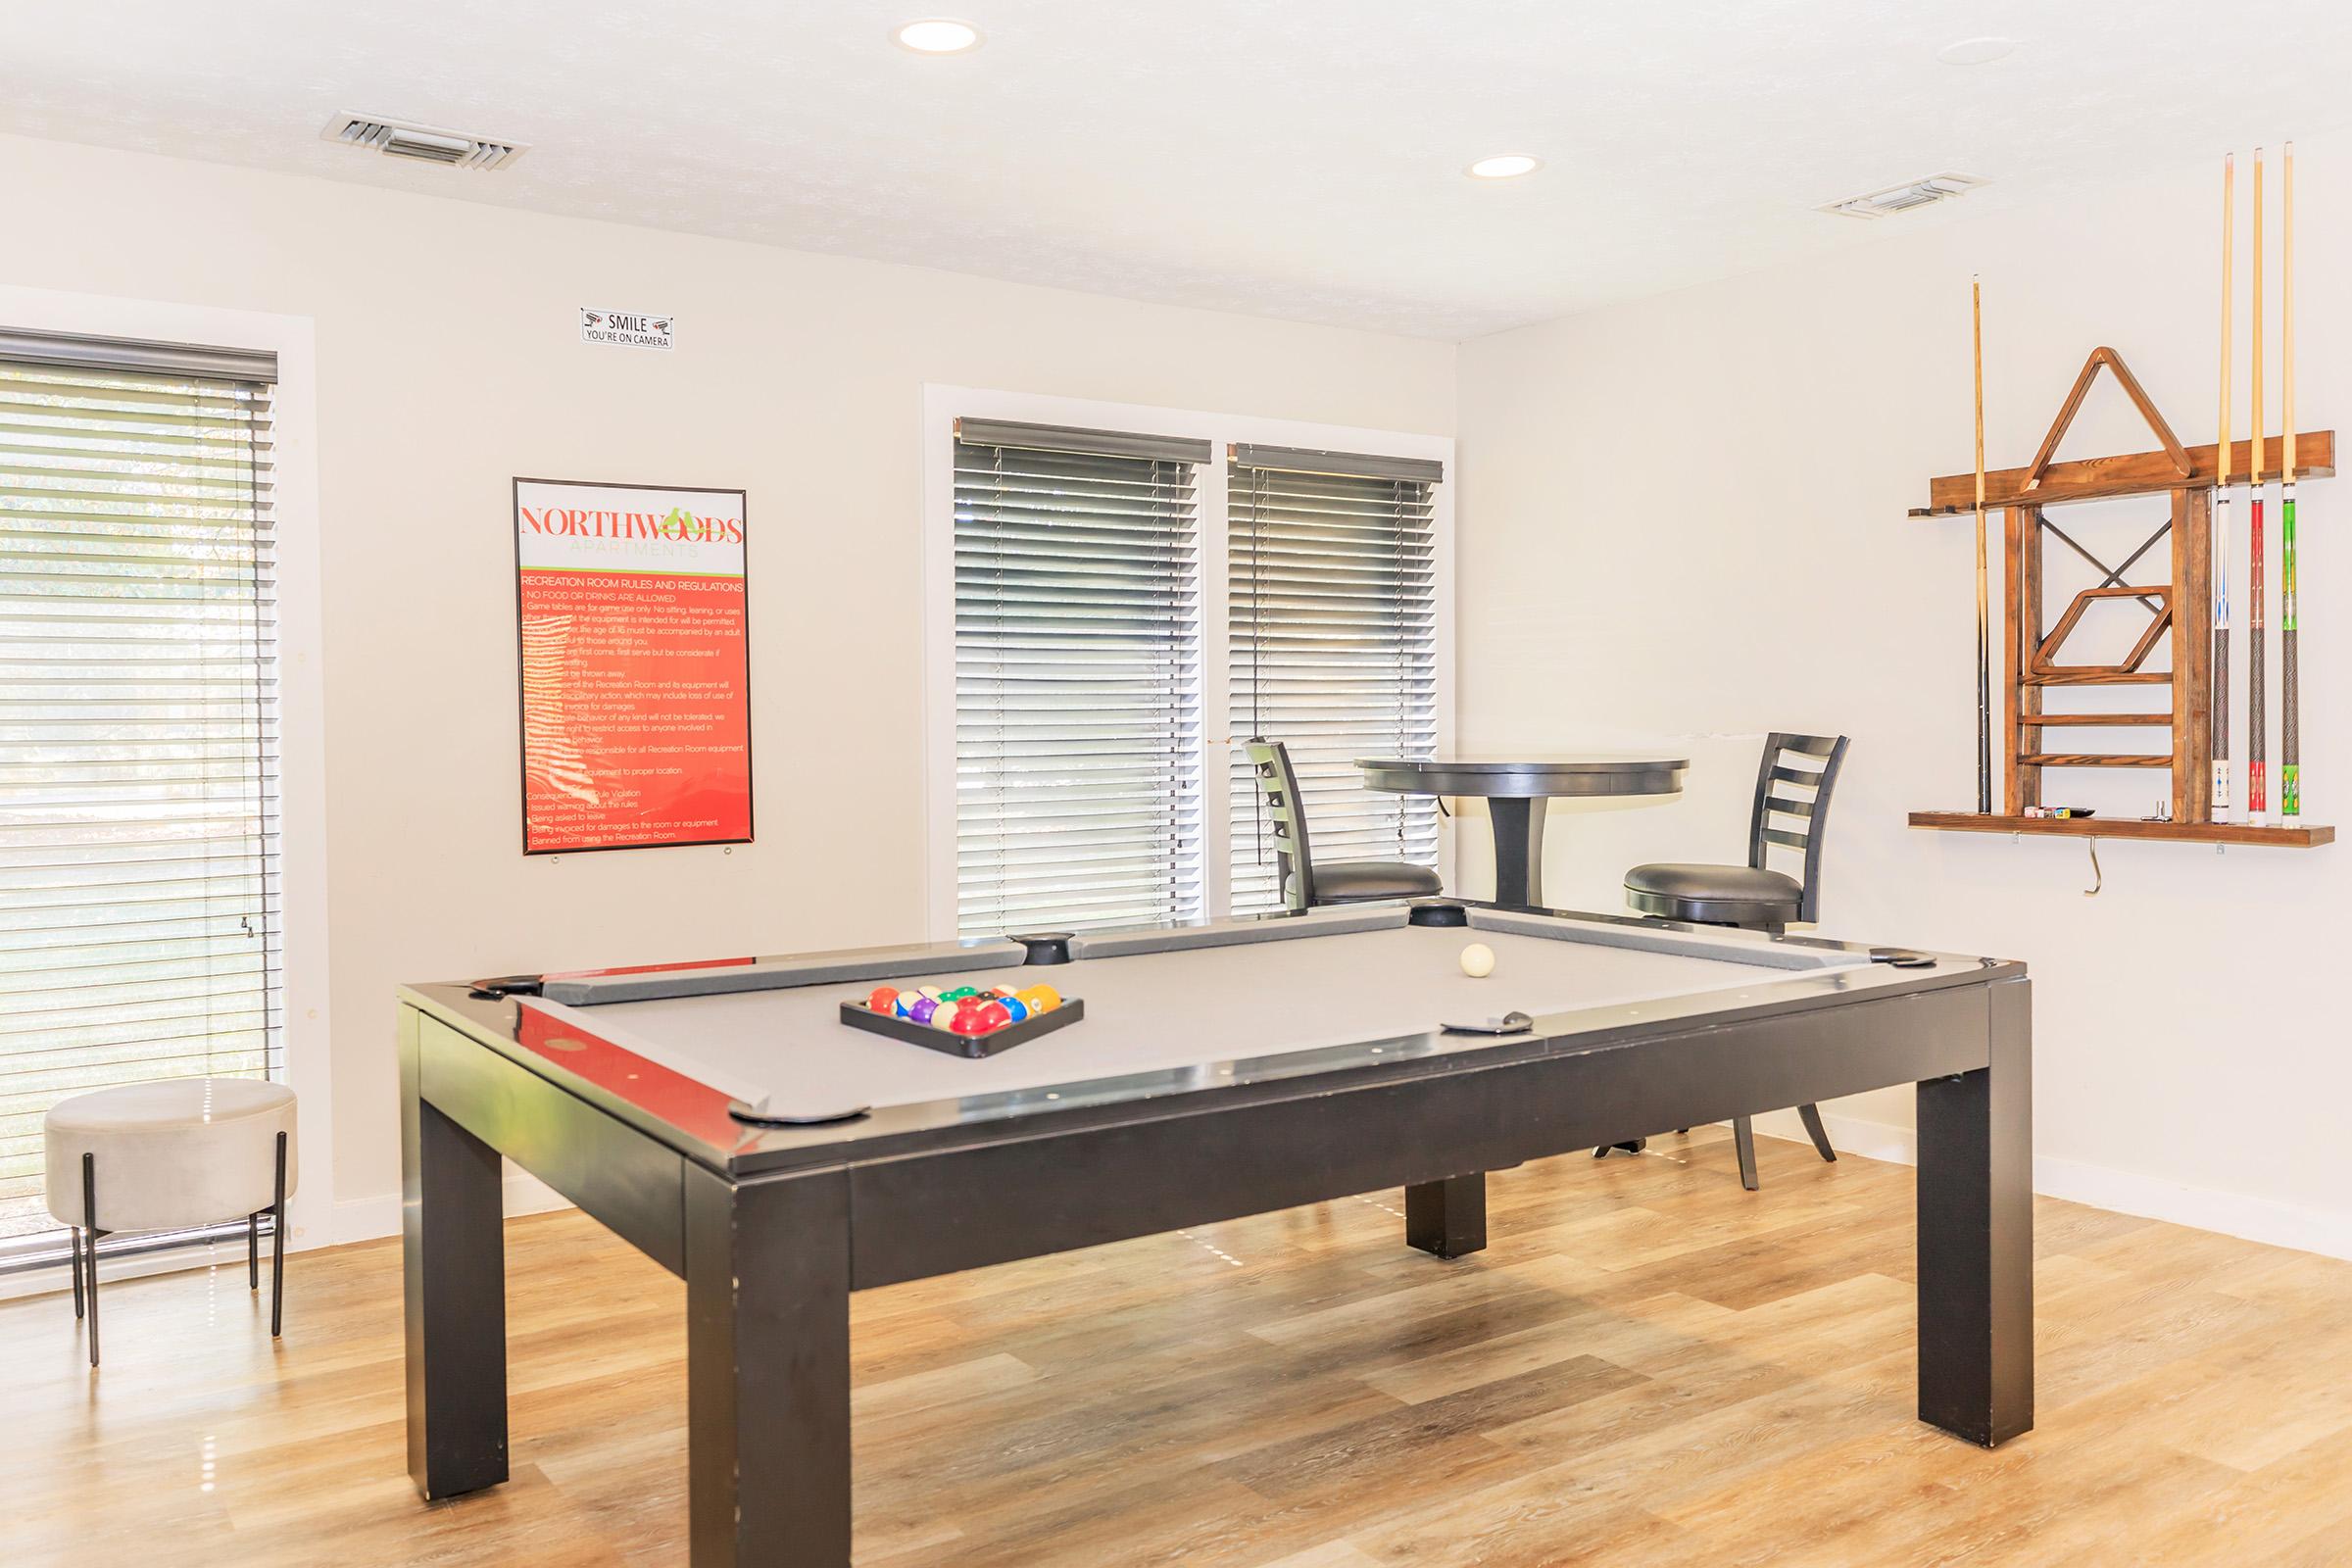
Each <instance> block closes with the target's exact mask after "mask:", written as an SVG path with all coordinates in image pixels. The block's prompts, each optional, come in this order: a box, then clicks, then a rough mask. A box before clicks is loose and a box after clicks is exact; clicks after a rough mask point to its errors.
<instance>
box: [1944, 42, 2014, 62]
mask: <svg viewBox="0 0 2352 1568" xmlns="http://www.w3.org/2000/svg"><path fill="white" fill-rule="evenodd" d="M2015 53H2017V40H2016V39H2015V38H1963V39H1961V40H1960V41H1959V42H1957V43H1947V44H1945V45H1944V46H1943V47H1942V48H1940V49H1938V50H1936V59H1938V60H1940V61H1942V62H1943V63H1944V64H1945V65H1947V66H1988V65H1990V64H1992V62H1994V61H1995V60H2006V59H2008V58H2009V57H2010V56H2011V55H2013V54H2015Z"/></svg>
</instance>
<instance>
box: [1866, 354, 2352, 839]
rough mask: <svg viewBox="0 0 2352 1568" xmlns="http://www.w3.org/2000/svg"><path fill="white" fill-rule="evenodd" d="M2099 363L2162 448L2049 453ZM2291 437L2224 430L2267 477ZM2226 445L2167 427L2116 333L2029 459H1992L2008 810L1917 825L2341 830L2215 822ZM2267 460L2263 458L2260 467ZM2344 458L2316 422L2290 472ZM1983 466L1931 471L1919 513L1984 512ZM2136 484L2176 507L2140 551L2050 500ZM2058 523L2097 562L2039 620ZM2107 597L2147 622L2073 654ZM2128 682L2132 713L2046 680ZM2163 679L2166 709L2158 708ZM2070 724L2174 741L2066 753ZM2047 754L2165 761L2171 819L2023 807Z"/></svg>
mask: <svg viewBox="0 0 2352 1568" xmlns="http://www.w3.org/2000/svg"><path fill="white" fill-rule="evenodd" d="M2102 368H2104V369H2106V370H2107V371H2108V372H2109V373H2110V374H2112V375H2113V376H2114V377H2115V380H2116V383H2117V385H2119V386H2120V387H2122V388H2123V391H2124V393H2125V395H2126V396H2127V397H2129V398H2130V399H2131V404H2132V407H2134V408H2136V409H2137V410H2138V411H2139V414H2140V417H2142V418H2143V419H2145V420H2146V421H2147V424H2148V428H2149V431H2150V432H2151V433H2152V434H2153V435H2154V436H2155V437H2156V440H2157V444H2158V450H2157V451H2154V452H2133V453H2129V454H2125V455H2122V456H2118V457H2106V458H2083V459H2078V460H2076V461H2074V462H2071V463H2056V462H2053V461H2051V460H2052V458H2053V456H2054V455H2055V454H2056V452H2057V450H2058V444H2059V442H2060V441H2062V440H2064V439H2065V437H2066V432H2067V429H2068V427H2069V426H2071V425H2072V424H2073V423H2074V420H2075V416H2076V415H2077V414H2078V413H2080V412H2081V410H2082V400H2083V398H2084V397H2085V396H2086V395H2087V394H2088V393H2089V391H2090V386H2091V383H2092V382H2093V381H2094V380H2096V379H2097V377H2098V373H2099V371H2100V370H2101V369H2102ZM2284 445H2285V444H2284V442H2283V440H2282V439H2281V438H2280V437H2278V436H2268V437H2263V438H2261V439H2260V440H2259V441H2256V440H2243V441H2233V442H2232V443H2231V444H2230V451H2231V458H2230V463H2229V472H2230V475H2231V477H2232V479H2233V480H2238V479H2239V477H2240V476H2242V475H2244V474H2246V473H2248V472H2249V471H2259V472H2260V473H2261V474H2262V476H2263V477H2264V478H2265V479H2266V480H2270V481H2276V480H2278V479H2279V478H2281V477H2282V474H2281V473H2280V468H2281V466H2283V464H2284V461H2285V451H2284ZM2219 456H2220V448H2219V446H2218V445H2214V444H2209V445H2206V446H2201V447H2184V446H2182V445H2181V444H2180V440H2179V438H2178V437H2176V436H2175V435H2174V434H2173V430H2172V426H2171V425H2170V424H2168V423H2166V422H2165V418H2164V416H2163V415H2162V414H2160V413H2158V412H2157V410H2156V406H2155V404H2154V403H2153V402H2151V401H2150V400H2149V398H2148V394H2147V392H2146V391H2145V389H2143V388H2142V387H2141V386H2140V384H2139V379H2138V377H2136V376H2134V375H2133V374H2132V373H2131V368H2129V367H2127V366H2126V365H2125V364H2124V361H2123V356H2121V355H2119V354H2117V353H2116V352H2115V350H2113V349H2110V348H2100V349H2094V350H2093V351H2092V352H2091V356H2090V359H2089V360H2088V361H2087V362H2086V363H2085V364H2084V365H2083V367H2082V374H2081V375H2080V376H2079V377H2077V378H2076V381H2075V386H2074V390H2073V391H2071V392H2069V393H2068V394H2067V398H2066V402H2065V404H2064V405H2063V406H2061V407H2060V409H2059V411H2058V417H2057V418H2056V419H2055V420H2053V421H2052V422H2051V424H2050V431H2049V434H2048V435H2047V436H2045V437H2043V438H2042V443H2041V450H2040V451H2039V452H2038V453H2036V454H2035V455H2034V461H2033V462H2032V463H2031V464H2029V465H2028V466H2025V467H2022V468H2002V469H1992V470H1987V471H1986V473H1985V513H1986V515H1987V517H1990V516H1991V515H1993V514H1994V513H1996V512H1997V513H1998V514H1999V516H2000V519H2001V529H2002V534H2003V538H2004V549H2003V563H2004V567H2003V571H2002V589H2001V597H2002V605H2003V607H2004V613H2003V619H2002V624H2003V625H2004V626H2005V627H2006V628H2007V629H2008V636H2007V644H2008V647H2007V655H2006V670H2005V677H2006V678H2005V679H2003V680H2002V681H2001V682H2000V683H1999V692H2000V725H2001V730H2000V735H2001V738H2000V741H1999V743H1998V751H1999V753H2000V757H2001V759H2002V766H2003V772H2002V777H2003V780H2004V789H2005V793H2004V795H2003V804H2004V807H2005V809H2003V810H2001V811H1994V812H1982V811H1913V812H1912V813H1911V816H1910V823H1911V826H1913V827H1926V828H1942V829H1951V830H1957V831H1960V832H1969V833H2036V834H2051V835H2057V836H2063V837H2070V838H2103V839H2158V840H2174V841H2179V842H2186V843H2199V844H2256V845H2270V846H2274V847H2278V848H2286V849H2313V848H2316V847H2318V846H2320V845H2323V844H2328V843H2332V842H2333V841H2334V839H2335V829H2334V828H2332V827H2324V826H2313V825H2309V824H2303V823H2298V824H2296V825H2295V826H2292V827H2285V826H2276V825H2274V826H2264V827H2257V826H2255V825H2253V824H2251V823H2245V822H2216V821H2215V820H2213V803H2212V794H2211V791H2212V761H2213V730H2212V708H2211V702H2212V677H2211V665H2212V657H2213V488H2214V480H2215V478H2216V476H2217V475H2218V474H2219V473H2220V471H2221V469H2220V466H2219V463H2218V461H2217V460H2218V458H2219ZM2257 462H2259V464H2260V468H2259V470H2254V469H2253V467H2252V466H2253V465H2254V464H2255V463H2257ZM2334 472H2335V432H2334V431H2333V430H2313V431H2308V432H2299V433H2298V434H2297V435H2296V437H2295V477H2297V478H2298V479H2324V478H2327V477H2329V476H2330V475H2332V474H2333V473H2334ZM1976 483H1977V476H1976V474H1975V472H1974V471H1973V470H1972V471H1970V472H1968V473H1955V474H1946V475H1944V476H1942V477H1940V478H1936V479H1932V480H1930V481H1929V483H1928V505H1926V506H1925V507H1921V508H1918V509H1916V510H1914V511H1913V512H1912V513H1911V515H1912V516H1914V517H1948V516H1955V515H1970V514H1973V513H1974V512H1975V511H1976ZM2128 496H2163V497H2165V498H2166V499H2167V501H2168V503H2169V506H2170V514H2169V515H2168V516H2167V517H2166V518H2165V519H2164V521H2162V522H2160V523H2159V524H2158V525H2157V527H2156V531H2155V532H2154V533H2153V534H2151V535H2150V536H2149V537H2148V540H2147V542H2146V543H2145V544H2143V545H2142V546H2141V547H2140V549H2139V551H2138V552H2137V553H2135V554H2134V555H2133V556H2132V557H2131V558H2129V559H2127V560H2126V562H2125V564H2123V565H2122V566H2120V567H2111V566H2109V565H2108V564H2106V563H2105V562H2102V561H2099V560H2098V559H2097V558H2096V557H2092V556H2090V554H2089V552H2088V551H2086V550H2084V549H2083V548H2082V545H2080V544H2078V543H2076V542H2075V541H2074V539H2073V538H2072V536H2071V535H2068V534H2066V533H2065V532H2064V531H2063V529H2062V528H2061V527H2060V525H2059V524H2056V523H2053V522H2052V521H2051V520H2050V518H2049V517H2048V515H2046V513H2047V509H2048V508H2050V507H2053V506H2057V505H2059V504H2061V503H2065V502H2071V501H2097V500H2107V499H2112V498H2115V497H2128ZM2052 532H2057V533H2058V534H2059V537H2060V539H2061V541H2062V542H2063V543H2064V544H2065V545H2066V546H2067V547H2069V548H2071V549H2073V550H2075V551H2076V552H2078V553H2080V554H2082V555H2083V556H2084V557H2085V558H2086V559H2088V560H2089V561H2090V563H2091V564H2092V565H2093V566H2094V567H2096V568H2097V570H2098V571H2099V572H2100V573H2101V574H2102V577H2101V580H2100V581H2099V582H2098V583H2096V584H2094V585H2093V586H2091V587H2089V588H2086V589H2084V590H2083V591H2082V592H2081V593H2079V594H2077V595H2076V596H2075V598H2074V601H2073V603H2071V604H2070V605H2068V607H2067V608H2066V610H2065V611H2064V612H2063V613H2061V614H2060V615H2059V617H2058V620H2057V623H2056V624H2055V625H2053V626H2051V627H2049V628H2048V629H2047V630H2045V629H2044V628H2043V625H2042V616H2041V605H2042V554H2043V549H2044V546H2045V545H2046V543H2047V536H2048V535H2049V534H2050V533H2052ZM2168 534H2169V536H2170V538H2169V543H2170V546H2171V549H2170V551H2169V553H2168V554H2169V558H2170V574H2169V576H2168V577H2167V579H2166V580H2164V581H2162V582H2127V581H2125V580H2124V579H2125V574H2126V573H2127V572H2128V571H2130V570H2131V567H2132V566H2133V564H2135V563H2137V562H2138V561H2140V560H2141V559H2142V558H2143V557H2145V556H2147V555H2150V554H2152V553H2153V552H2154V549H2155V546H2156V544H2157V542H2158V541H2159V540H2161V539H2165V538H2166V536H2167V535H2168ZM2102 600H2125V601H2133V600H2135V601H2137V602H2138V603H2139V604H2140V605H2141V606H2142V608H2144V609H2145V610H2146V611H2147V613H2148V626H2147V630H2146V631H2145V632H2144V633H2143V634H2142V635H2141V636H2140V638H2139V640H2138V641H2137V642H2136V643H2135V644H2134V645H2133V647H2132V649H2131V652H2130V653H2129V654H2127V655H2126V656H2125V657H2124V658H2123V660H2122V661H2121V662H2117V663H2112V664H2075V663H2069V662H2066V661H2065V658H2064V656H2065V651H2066V643H2067V639H2068V638H2069V637H2070V636H2071V635H2072V634H2073V633H2074V630H2075V628H2076V626H2077V624H2078V623H2079V622H2080V621H2081V620H2082V616H2083V614H2084V613H2085V612H2086V611H2088V610H2089V609H2090V607H2091V606H2092V605H2093V604H2096V603H2098V602H2100V601H2102ZM2168 641H2169V645H2170V648H2171V651H2172V667H2171V668H2170V669H2169V670H2162V669H2159V670H2150V669H2146V668H2143V667H2142V666H2143V665H2144V664H2145V662H2147V660H2148V658H2149V656H2150V655H2152V654H2153V653H2154V652H2155V651H2156V649H2157V648H2158V647H2159V646H2163V645H2166V644H2167V643H2168ZM2067 686H2126V687H2131V688H2134V689H2136V690H2144V691H2145V692H2146V693H2147V694H2148V696H2149V697H2150V699H2151V701H2150V702H2147V703H2134V704H2133V705H2132V711H2130V712H2115V713H2066V712H2053V711H2045V710H2044V708H2043V706H2042V698H2043V695H2044V694H2045V693H2046V692H2048V691H2049V690H2050V689H2051V688H2053V687H2067ZM2159 691H2161V692H2163V694H2164V699H2165V704H2166V706H2165V710H2164V711H2161V712H2159V711H2155V703H2154V701H2153V699H2154V698H2155V696H2156V694H2157V693H2158V692H2159ZM2075 728H2105V729H2115V728H2122V729H2132V730H2138V731H2141V732H2145V731H2149V730H2155V729H2158V728H2161V729H2162V730H2163V731H2164V732H2165V734H2166V736H2167V742H2166V744H2165V746H2164V749H2163V750H2161V751H2159V750H2157V749H2155V748H2154V747H2152V746H2147V745H2140V746H2134V747H2131V748H2130V749H2128V750H2123V751H2116V752H2064V751H2059V750H2056V749H2055V748H2053V747H2052V746H2051V745H2050V744H2049V742H2048V740H2047V738H2046V737H2047V734H2048V732H2049V731H2051V730H2059V729H2075ZM2051 767H2130V768H2145V769H2149V770H2151V771H2152V770H2155V769H2158V768H2162V769H2165V770H2167V771H2168V772H2169V773H2170V775H2171V796H2172V811H2173V819H2172V820H2171V821H2169V822H2164V821H2156V820H2153V819H2148V818H2133V817H2110V816H2092V817H2047V816H2028V815H2026V814H2025V811H2026V808H2027V807H2029V806H2040V805H2041V804H2042V771H2043V769H2045V768H2051Z"/></svg>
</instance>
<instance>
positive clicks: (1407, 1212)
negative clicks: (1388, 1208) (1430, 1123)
mask: <svg viewBox="0 0 2352 1568" xmlns="http://www.w3.org/2000/svg"><path fill="white" fill-rule="evenodd" d="M1404 1239H1405V1242H1406V1244H1407V1245H1408V1246H1412V1247H1417V1248H1419V1249H1421V1250H1422V1251H1424V1252H1431V1253H1435V1254H1436V1255H1437V1256H1439V1257H1467V1256H1468V1255H1470V1254H1471V1253H1472V1252H1483V1251H1485V1250H1487V1176H1486V1172H1484V1171H1472V1172H1471V1173H1470V1174H1469V1175H1467V1176H1448V1177H1446V1179H1445V1180H1444V1181H1442V1182H1422V1183H1421V1184H1419V1185H1418V1186H1414V1187H1407V1188H1406V1189H1405V1190H1404Z"/></svg>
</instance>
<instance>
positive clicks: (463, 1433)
mask: <svg viewBox="0 0 2352 1568" xmlns="http://www.w3.org/2000/svg"><path fill="white" fill-rule="evenodd" d="M417 1027H418V1020H417V1013H416V1010H415V1009H414V1008H409V1007H403V1008H402V1009H401V1026H400V1076H401V1114H400V1124H401V1125H400V1132H401V1139H400V1142H401V1150H400V1153H401V1159H400V1164H401V1205H400V1206H401V1248H402V1254H403V1255H402V1264H403V1267H402V1270H401V1272H402V1277H403V1282H404V1291H405V1294H404V1298H403V1301H402V1307H403V1318H404V1321H405V1323H406V1327H407V1332H408V1357H407V1360H408V1380H409V1475H410V1477H411V1478H412V1479H413V1480H415V1481H416V1483H417V1491H419V1492H421V1493H423V1494H424V1495H425V1496H427V1497H431V1498H440V1497H454V1496H457V1495H460V1494H462V1493H467V1492H479V1491H480V1490H481V1489H482V1488H484V1487H495V1486H497V1485H498V1484H499V1483H500V1482H502V1481H504V1480H506V1479H507V1296H506V1291H507V1251H506V1234H505V1230H504V1215H503V1213H502V1199H501V1193H500V1190H499V1189H500V1179H499V1178H500V1173H499V1160H498V1151H496V1150H495V1149H492V1148H491V1147H490V1146H489V1145H488V1144H485V1143H483V1142H482V1141H481V1140H480V1139H479V1138H476V1137H474V1136H473V1134H471V1133H469V1132H467V1131H466V1129H465V1128H463V1127H461V1126H459V1125H458V1124H457V1123H456V1122H454V1121H452V1120H451V1119H450V1118H449V1117H448V1116H447V1115H445V1114H443V1113H442V1111H441V1108H440V1107H439V1106H437V1105H435V1104H433V1103H430V1102H429V1101H427V1100H425V1099H424V1097H423V1095H422V1094H421V1093H420V1092H419V1083H418V1081H419V1068H418V1059H417V1050H418V1043H417Z"/></svg>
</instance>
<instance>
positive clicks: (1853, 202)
mask: <svg viewBox="0 0 2352 1568" xmlns="http://www.w3.org/2000/svg"><path fill="white" fill-rule="evenodd" d="M1987 183H1989V181H1987V180H1983V179H1979V178H1978V177H1977V176H1976V175H1974V174H1930V175H1929V176H1928V177H1927V178H1925V179H1914V180H1911V181H1909V182H1908V183H1905V184H1901V185H1892V186H1889V187H1887V189H1886V190H1874V191H1872V192H1871V193H1870V194H1869V195H1867V196H1850V197H1848V198H1846V199H1845V200H1844V201H1841V202H1830V203H1827V204H1826V205H1824V206H1822V207H1821V208H1819V209H1818V211H1821V212H1825V213H1835V214H1837V215H1838V217H1840V218H1890V217H1892V216H1893V215H1894V214H1896V213H1907V212H1909V211H1910V210H1911V209H1912V208H1914V207H1933V206H1934V205H1935V204H1936V203H1937V202H1948V201H1950V200H1952V199H1953V198H1954V197H1958V196H1965V195H1967V194H1968V193H1969V192H1970V191H1972V190H1975V189H1976V188H1977V187H1978V186H1979V185H1984V184H1987Z"/></svg>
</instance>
